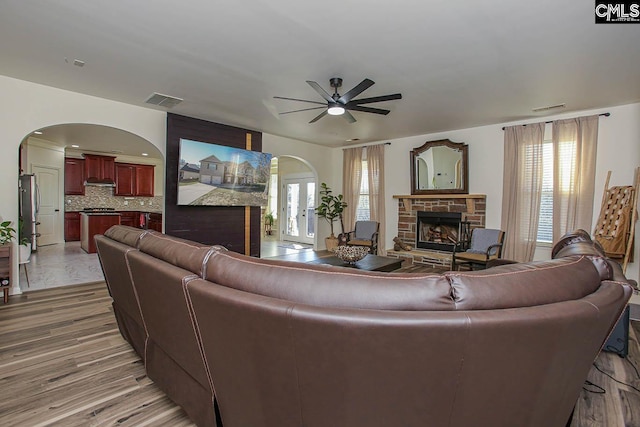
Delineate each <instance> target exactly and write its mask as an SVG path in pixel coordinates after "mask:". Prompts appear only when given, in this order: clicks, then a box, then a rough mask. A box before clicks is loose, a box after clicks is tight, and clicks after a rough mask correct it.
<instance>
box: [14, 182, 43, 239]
mask: <svg viewBox="0 0 640 427" xmlns="http://www.w3.org/2000/svg"><path fill="white" fill-rule="evenodd" d="M18 186H19V191H20V207H19V208H20V219H22V227H23V228H22V236H24V237H26V238H27V239H29V241H30V242H31V250H32V251H35V250H36V249H37V245H36V237H37V236H38V231H37V229H36V228H37V225H38V224H39V223H38V222H37V221H38V209H39V207H40V192H39V191H38V184H37V183H36V177H35V175H20V181H19V184H18Z"/></svg>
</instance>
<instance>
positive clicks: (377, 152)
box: [342, 144, 386, 255]
mask: <svg viewBox="0 0 640 427" xmlns="http://www.w3.org/2000/svg"><path fill="white" fill-rule="evenodd" d="M384 147H385V144H378V145H370V146H367V147H366V148H363V147H356V148H346V149H344V150H343V159H344V160H343V168H342V194H343V196H344V199H345V201H346V202H347V205H348V206H347V208H345V210H344V213H343V216H344V227H345V231H353V230H354V229H355V223H356V211H357V208H358V203H359V201H360V188H361V184H362V179H367V180H368V184H369V219H370V220H371V221H378V222H379V223H380V231H379V233H378V255H384V254H385V253H386V252H385V250H384V245H385V241H384V239H385V204H384ZM365 150H366V156H367V157H366V159H367V176H366V177H363V176H362V161H363V160H364V155H365Z"/></svg>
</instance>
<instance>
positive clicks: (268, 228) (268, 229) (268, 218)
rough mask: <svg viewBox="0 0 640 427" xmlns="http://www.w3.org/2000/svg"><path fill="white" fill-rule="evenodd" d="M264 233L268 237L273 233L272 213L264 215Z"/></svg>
mask: <svg viewBox="0 0 640 427" xmlns="http://www.w3.org/2000/svg"><path fill="white" fill-rule="evenodd" d="M264 231H265V234H266V235H267V236H271V234H272V233H273V214H272V213H271V212H269V213H266V214H264Z"/></svg>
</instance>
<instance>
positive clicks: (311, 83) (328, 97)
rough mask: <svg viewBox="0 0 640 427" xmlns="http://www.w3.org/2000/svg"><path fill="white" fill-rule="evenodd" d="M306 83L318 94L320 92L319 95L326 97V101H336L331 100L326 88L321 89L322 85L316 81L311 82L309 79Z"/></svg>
mask: <svg viewBox="0 0 640 427" xmlns="http://www.w3.org/2000/svg"><path fill="white" fill-rule="evenodd" d="M307 84H308V85H309V86H311V87H312V88H313V89H314V90H315V91H316V92H318V94H320V96H321V97H323V98H324V99H326V100H327V101H328V102H336V101H334V100H333V98H332V97H331V95H329V94H328V93H327V91H326V90H324V89H322V87H321V86H320V85H319V84H318V83H316V82H313V81H311V80H307Z"/></svg>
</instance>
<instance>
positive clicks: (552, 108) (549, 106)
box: [532, 104, 567, 113]
mask: <svg viewBox="0 0 640 427" xmlns="http://www.w3.org/2000/svg"><path fill="white" fill-rule="evenodd" d="M566 106H567V104H556V105H548V106H546V107H538V108H534V109H533V110H532V111H533V112H535V113H538V112H540V111H548V110H555V109H556V108H564V107H566Z"/></svg>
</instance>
